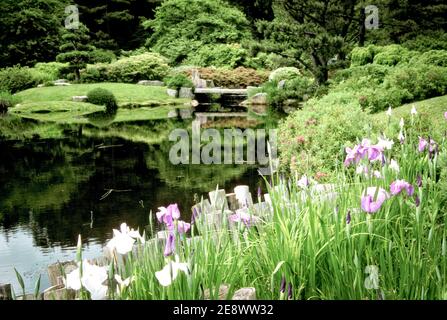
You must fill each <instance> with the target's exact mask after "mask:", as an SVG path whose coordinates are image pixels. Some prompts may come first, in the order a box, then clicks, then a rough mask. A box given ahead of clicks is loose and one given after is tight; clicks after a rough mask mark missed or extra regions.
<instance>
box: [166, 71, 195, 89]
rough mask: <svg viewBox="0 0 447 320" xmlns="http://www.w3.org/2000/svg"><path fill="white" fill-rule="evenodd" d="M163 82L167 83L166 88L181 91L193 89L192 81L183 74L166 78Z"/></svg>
mask: <svg viewBox="0 0 447 320" xmlns="http://www.w3.org/2000/svg"><path fill="white" fill-rule="evenodd" d="M163 81H164V83H166V86H167V87H168V88H169V89H180V88H181V87H185V88H192V87H193V83H192V81H191V79H190V78H189V77H188V76H186V75H184V74H182V73H177V74H174V75H171V76H169V77H166V78H165V79H164V80H163Z"/></svg>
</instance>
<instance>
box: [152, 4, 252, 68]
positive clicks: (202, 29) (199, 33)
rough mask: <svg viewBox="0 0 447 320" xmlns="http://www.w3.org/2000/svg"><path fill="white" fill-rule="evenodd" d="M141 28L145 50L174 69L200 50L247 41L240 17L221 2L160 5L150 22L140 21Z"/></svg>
mask: <svg viewBox="0 0 447 320" xmlns="http://www.w3.org/2000/svg"><path fill="white" fill-rule="evenodd" d="M143 27H145V28H146V29H147V31H148V34H150V35H151V36H150V38H149V39H148V40H147V42H146V46H147V47H148V48H151V49H152V50H153V51H155V52H158V53H160V54H161V55H163V56H165V57H167V58H168V59H169V61H170V62H171V63H172V64H174V65H178V64H180V63H182V62H183V61H186V60H187V59H189V58H190V59H193V57H194V56H195V55H196V53H197V52H198V51H200V50H201V49H202V48H203V47H204V46H207V45H211V46H212V45H218V44H232V43H242V42H243V41H244V40H247V39H250V38H251V29H250V23H249V21H248V20H247V18H246V17H245V15H244V13H243V12H242V11H241V10H239V9H238V8H235V7H233V6H231V5H230V4H229V3H228V2H227V1H223V0H195V1H190V0H167V1H163V2H162V4H161V5H160V6H158V7H157V9H156V11H155V17H154V19H153V20H147V21H144V22H143ZM208 48H211V47H208ZM203 50H207V49H203ZM211 51H213V50H212V49H210V52H211ZM210 52H208V53H210ZM213 52H214V53H215V54H217V55H219V54H220V52H218V51H213ZM202 54H203V51H202Z"/></svg>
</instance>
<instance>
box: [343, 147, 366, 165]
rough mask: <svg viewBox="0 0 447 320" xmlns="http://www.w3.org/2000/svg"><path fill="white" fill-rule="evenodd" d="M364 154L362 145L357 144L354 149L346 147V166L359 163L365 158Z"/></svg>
mask: <svg viewBox="0 0 447 320" xmlns="http://www.w3.org/2000/svg"><path fill="white" fill-rule="evenodd" d="M363 156H364V154H363V152H362V146H361V145H357V146H355V147H354V148H353V149H351V148H348V147H347V148H346V159H345V166H347V167H348V166H349V165H351V163H353V162H354V163H359V162H360V160H361V159H362V158H363Z"/></svg>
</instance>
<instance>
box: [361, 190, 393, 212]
mask: <svg viewBox="0 0 447 320" xmlns="http://www.w3.org/2000/svg"><path fill="white" fill-rule="evenodd" d="M376 194H377V197H376ZM389 197H390V195H389V194H388V192H386V191H385V190H384V189H382V188H378V187H370V188H368V189H366V192H364V195H363V197H362V201H361V206H362V210H363V211H365V212H367V213H375V212H377V211H379V210H380V208H381V207H382V205H383V203H384V202H385V200H387V199H389Z"/></svg>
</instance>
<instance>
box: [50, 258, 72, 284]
mask: <svg viewBox="0 0 447 320" xmlns="http://www.w3.org/2000/svg"><path fill="white" fill-rule="evenodd" d="M77 267H78V265H77V264H76V262H74V261H66V262H57V263H54V264H52V265H50V266H48V278H49V279H50V284H51V286H52V287H53V286H57V285H59V284H61V277H63V276H64V274H63V273H65V275H66V274H67V273H70V272H71V271H73V270H74V269H76V268H77Z"/></svg>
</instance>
